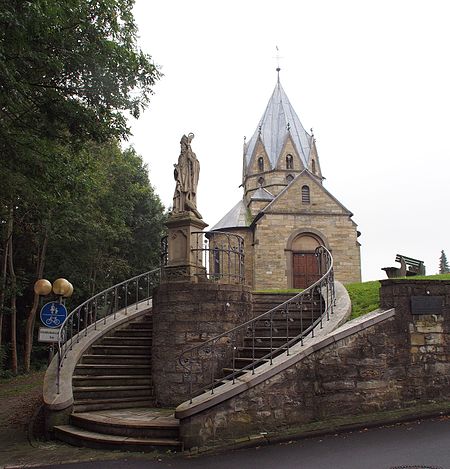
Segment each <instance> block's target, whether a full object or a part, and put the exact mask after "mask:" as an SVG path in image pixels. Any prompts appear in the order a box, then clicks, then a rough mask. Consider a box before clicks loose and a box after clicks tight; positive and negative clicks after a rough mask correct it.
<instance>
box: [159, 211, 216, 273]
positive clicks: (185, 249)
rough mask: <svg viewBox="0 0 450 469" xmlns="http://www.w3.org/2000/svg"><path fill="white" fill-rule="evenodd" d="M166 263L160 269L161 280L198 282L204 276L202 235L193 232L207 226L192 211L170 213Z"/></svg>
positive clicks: (167, 224)
mask: <svg viewBox="0 0 450 469" xmlns="http://www.w3.org/2000/svg"><path fill="white" fill-rule="evenodd" d="M166 226H167V228H168V236H167V252H168V258H167V265H166V266H165V267H163V269H162V278H161V280H162V281H163V282H174V281H175V282H176V281H180V282H186V281H191V282H198V281H199V280H200V279H202V278H206V271H205V267H204V266H203V263H202V251H201V249H202V242H203V236H201V235H197V234H194V233H196V232H199V231H203V229H204V228H205V227H207V226H208V224H207V223H205V222H204V221H203V220H201V219H200V218H197V217H196V216H195V215H194V214H193V213H192V212H177V213H172V214H171V215H170V217H169V219H168V220H167V222H166Z"/></svg>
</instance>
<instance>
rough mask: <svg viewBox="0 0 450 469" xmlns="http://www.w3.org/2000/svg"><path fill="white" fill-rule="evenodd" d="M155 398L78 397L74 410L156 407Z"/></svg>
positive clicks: (89, 410)
mask: <svg viewBox="0 0 450 469" xmlns="http://www.w3.org/2000/svg"><path fill="white" fill-rule="evenodd" d="M154 406H155V400H154V399H149V398H148V397H141V398H139V397H116V398H109V399H78V400H76V401H75V402H74V406H73V410H74V412H77V413H78V412H92V411H96V410H111V409H130V408H133V409H137V408H141V407H154Z"/></svg>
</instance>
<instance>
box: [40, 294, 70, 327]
mask: <svg viewBox="0 0 450 469" xmlns="http://www.w3.org/2000/svg"><path fill="white" fill-rule="evenodd" d="M66 317H67V309H66V307H65V306H64V305H62V304H60V303H58V302H57V301H50V303H46V304H45V305H44V306H43V307H42V309H41V322H42V324H44V326H47V327H50V328H53V329H54V328H57V327H61V324H62V323H63V322H64V320H65V319H66Z"/></svg>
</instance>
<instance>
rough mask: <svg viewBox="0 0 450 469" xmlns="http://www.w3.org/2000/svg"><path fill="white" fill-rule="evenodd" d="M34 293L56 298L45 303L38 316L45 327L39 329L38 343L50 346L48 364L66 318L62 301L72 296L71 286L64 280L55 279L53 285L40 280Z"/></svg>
mask: <svg viewBox="0 0 450 469" xmlns="http://www.w3.org/2000/svg"><path fill="white" fill-rule="evenodd" d="M34 292H35V293H36V295H39V296H41V297H45V296H48V295H50V294H51V293H52V292H53V294H54V295H56V296H57V297H58V301H57V302H56V301H50V302H49V303H46V304H45V305H44V306H43V307H42V309H41V314H40V318H41V322H42V323H43V324H44V326H46V327H40V328H39V342H47V343H49V344H50V347H49V358H48V363H49V364H50V362H51V360H52V358H53V354H54V343H55V342H57V340H58V339H57V337H58V333H59V330H60V328H61V325H62V323H63V322H64V320H65V319H66V317H67V310H66V307H65V306H64V301H63V299H66V298H69V297H71V296H72V293H73V285H72V284H71V283H70V282H69V281H68V280H66V279H65V278H58V279H56V280H55V281H54V282H53V285H52V284H51V283H50V282H49V281H48V280H47V279H44V278H41V279H39V280H37V281H36V282H35V284H34Z"/></svg>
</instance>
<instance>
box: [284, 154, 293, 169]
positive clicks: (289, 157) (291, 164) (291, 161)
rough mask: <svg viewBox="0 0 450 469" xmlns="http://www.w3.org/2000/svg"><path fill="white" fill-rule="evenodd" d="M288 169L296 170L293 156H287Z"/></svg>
mask: <svg viewBox="0 0 450 469" xmlns="http://www.w3.org/2000/svg"><path fill="white" fill-rule="evenodd" d="M286 169H294V157H293V156H292V155H287V156H286Z"/></svg>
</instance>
